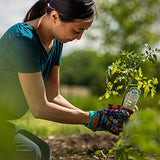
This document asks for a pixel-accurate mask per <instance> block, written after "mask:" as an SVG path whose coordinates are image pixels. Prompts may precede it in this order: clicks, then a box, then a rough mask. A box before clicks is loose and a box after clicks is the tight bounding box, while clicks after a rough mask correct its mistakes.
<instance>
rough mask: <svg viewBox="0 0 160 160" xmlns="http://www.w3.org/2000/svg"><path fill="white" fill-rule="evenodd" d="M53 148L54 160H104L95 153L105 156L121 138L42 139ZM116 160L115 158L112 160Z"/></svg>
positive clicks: (73, 137) (108, 136)
mask: <svg viewBox="0 0 160 160" xmlns="http://www.w3.org/2000/svg"><path fill="white" fill-rule="evenodd" d="M42 139H43V140H45V141H46V142H47V143H48V144H49V145H50V148H51V154H52V160H103V159H104V157H103V156H102V155H96V154H95V151H97V150H103V152H104V153H105V154H107V153H108V150H109V149H111V148H112V147H113V145H114V144H115V143H116V142H117V141H118V139H119V136H116V135H112V134H79V135H73V136H70V137H67V136H64V135H59V136H49V137H47V138H46V137H45V138H42ZM110 160H114V156H112V157H111V158H110Z"/></svg>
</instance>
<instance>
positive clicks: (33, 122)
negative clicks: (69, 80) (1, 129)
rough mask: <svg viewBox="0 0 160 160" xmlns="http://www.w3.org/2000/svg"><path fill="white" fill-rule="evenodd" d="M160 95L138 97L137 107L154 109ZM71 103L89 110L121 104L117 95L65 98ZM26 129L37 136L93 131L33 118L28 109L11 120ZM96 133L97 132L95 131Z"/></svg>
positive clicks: (82, 127) (157, 104)
mask: <svg viewBox="0 0 160 160" xmlns="http://www.w3.org/2000/svg"><path fill="white" fill-rule="evenodd" d="M159 97H160V95H159V94H157V95H156V96H155V97H154V98H148V97H147V98H144V97H143V96H141V97H140V99H139V101H138V107H139V109H142V108H154V109H156V110H158V109H159V107H160V99H159ZM67 99H68V100H69V101H70V102H71V103H72V104H73V105H75V106H76V107H78V108H81V109H82V110H85V111H89V110H95V111H96V110H99V109H102V108H105V107H107V106H108V104H109V103H111V104H117V105H118V104H121V98H119V97H116V98H115V97H112V98H110V99H109V100H101V101H100V100H98V97H96V96H89V97H80V96H78V97H74V98H73V97H68V98H67ZM11 122H13V123H15V124H17V125H19V126H21V127H23V128H25V129H27V130H28V131H30V132H32V133H34V134H36V135H37V136H50V135H67V136H70V135H73V134H80V133H93V132H92V131H91V130H89V129H88V128H86V127H84V126H83V125H68V124H60V123H55V122H51V121H46V120H40V119H35V118H34V117H33V116H32V114H31V112H30V111H28V112H27V114H25V115H24V116H23V117H22V118H20V119H18V120H13V121H11ZM96 133H97V132H96Z"/></svg>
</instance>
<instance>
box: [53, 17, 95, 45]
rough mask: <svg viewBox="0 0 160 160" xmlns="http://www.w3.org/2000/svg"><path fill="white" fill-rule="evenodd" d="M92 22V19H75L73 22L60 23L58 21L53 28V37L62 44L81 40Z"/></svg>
mask: <svg viewBox="0 0 160 160" xmlns="http://www.w3.org/2000/svg"><path fill="white" fill-rule="evenodd" d="M92 22H93V17H92V18H88V19H76V20H75V21H74V22H67V23H66V22H62V21H61V20H60V19H59V20H58V21H57V22H56V26H55V28H54V31H55V32H54V37H55V38H56V39H57V40H58V41H60V42H62V43H67V42H70V41H73V40H75V39H77V40H79V39H81V36H82V34H83V32H84V31H85V30H87V29H88V28H89V27H90V26H91V25H92Z"/></svg>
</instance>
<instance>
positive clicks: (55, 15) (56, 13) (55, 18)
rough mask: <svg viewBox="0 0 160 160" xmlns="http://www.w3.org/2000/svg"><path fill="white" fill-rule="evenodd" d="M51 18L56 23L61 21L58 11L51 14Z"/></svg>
mask: <svg viewBox="0 0 160 160" xmlns="http://www.w3.org/2000/svg"><path fill="white" fill-rule="evenodd" d="M50 16H51V19H52V20H53V21H54V22H57V21H59V14H58V12H57V11H52V12H51V14H50Z"/></svg>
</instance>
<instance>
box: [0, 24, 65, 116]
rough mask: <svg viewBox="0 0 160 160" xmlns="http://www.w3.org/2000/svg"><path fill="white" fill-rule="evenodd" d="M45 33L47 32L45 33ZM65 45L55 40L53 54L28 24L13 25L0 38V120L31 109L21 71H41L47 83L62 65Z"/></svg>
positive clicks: (19, 114)
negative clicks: (22, 82) (20, 74)
mask: <svg viewBox="0 0 160 160" xmlns="http://www.w3.org/2000/svg"><path fill="white" fill-rule="evenodd" d="M44 34H45V32H44ZM62 48H63V44H62V43H60V42H59V41H57V40H56V39H54V42H53V47H52V49H51V51H50V53H47V52H46V50H45V48H44V47H43V45H42V43H41V41H40V39H39V36H38V34H37V32H36V30H35V29H34V28H33V27H32V26H31V25H28V24H26V23H18V24H15V25H14V26H12V27H11V28H10V29H9V30H8V31H7V32H6V33H5V34H4V35H3V36H2V38H1V39H0V110H1V111H0V119H16V118H20V117H21V116H22V115H24V114H25V113H26V111H27V110H28V105H27V102H26V100H25V97H24V94H23V91H22V88H21V86H20V82H19V79H18V74H17V73H18V72H20V73H34V72H41V73H42V76H43V80H44V83H46V81H47V80H48V77H49V75H50V72H51V70H52V68H53V66H54V65H60V63H61V55H62Z"/></svg>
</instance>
